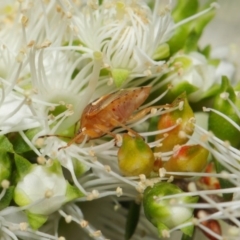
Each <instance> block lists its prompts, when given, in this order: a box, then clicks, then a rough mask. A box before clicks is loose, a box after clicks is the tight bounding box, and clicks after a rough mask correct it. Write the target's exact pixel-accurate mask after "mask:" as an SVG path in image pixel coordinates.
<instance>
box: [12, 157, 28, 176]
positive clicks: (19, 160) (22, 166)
mask: <svg viewBox="0 0 240 240" xmlns="http://www.w3.org/2000/svg"><path fill="white" fill-rule="evenodd" d="M14 160H15V165H16V168H17V172H18V175H19V177H20V178H23V177H24V176H25V175H26V174H28V173H29V172H30V171H31V169H32V164H31V163H30V162H29V161H28V160H27V159H26V158H23V157H21V156H20V155H18V154H16V153H15V154H14Z"/></svg>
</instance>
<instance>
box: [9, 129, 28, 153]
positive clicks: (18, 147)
mask: <svg viewBox="0 0 240 240" xmlns="http://www.w3.org/2000/svg"><path fill="white" fill-rule="evenodd" d="M9 140H10V141H11V143H12V145H13V148H14V151H15V152H16V153H25V152H28V151H31V150H32V149H31V148H30V147H29V145H28V144H27V143H26V142H25V141H24V140H23V138H22V136H21V135H20V134H19V133H14V134H11V135H10V138H9Z"/></svg>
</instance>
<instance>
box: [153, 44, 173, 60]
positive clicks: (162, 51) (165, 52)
mask: <svg viewBox="0 0 240 240" xmlns="http://www.w3.org/2000/svg"><path fill="white" fill-rule="evenodd" d="M169 54H170V49H169V45H168V44H167V43H164V44H161V45H160V46H159V47H158V48H157V50H156V51H155V53H154V55H153V59H154V60H158V61H159V60H162V59H166V58H168V57H169Z"/></svg>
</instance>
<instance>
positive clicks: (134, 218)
mask: <svg viewBox="0 0 240 240" xmlns="http://www.w3.org/2000/svg"><path fill="white" fill-rule="evenodd" d="M140 209H141V205H140V204H137V203H136V202H135V201H132V202H130V206H129V210H128V215H127V222H126V225H125V240H129V239H130V238H131V237H132V235H133V234H134V232H135V230H136V227H137V224H138V221H139V216H140Z"/></svg>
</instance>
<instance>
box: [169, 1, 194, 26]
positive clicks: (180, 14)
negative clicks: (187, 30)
mask: <svg viewBox="0 0 240 240" xmlns="http://www.w3.org/2000/svg"><path fill="white" fill-rule="evenodd" d="M197 11H198V0H178V1H177V4H176V6H175V8H174V9H173V12H172V16H173V18H174V20H175V22H179V21H181V20H183V19H185V18H188V17H190V16H192V15H194V14H195V13H197Z"/></svg>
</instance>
